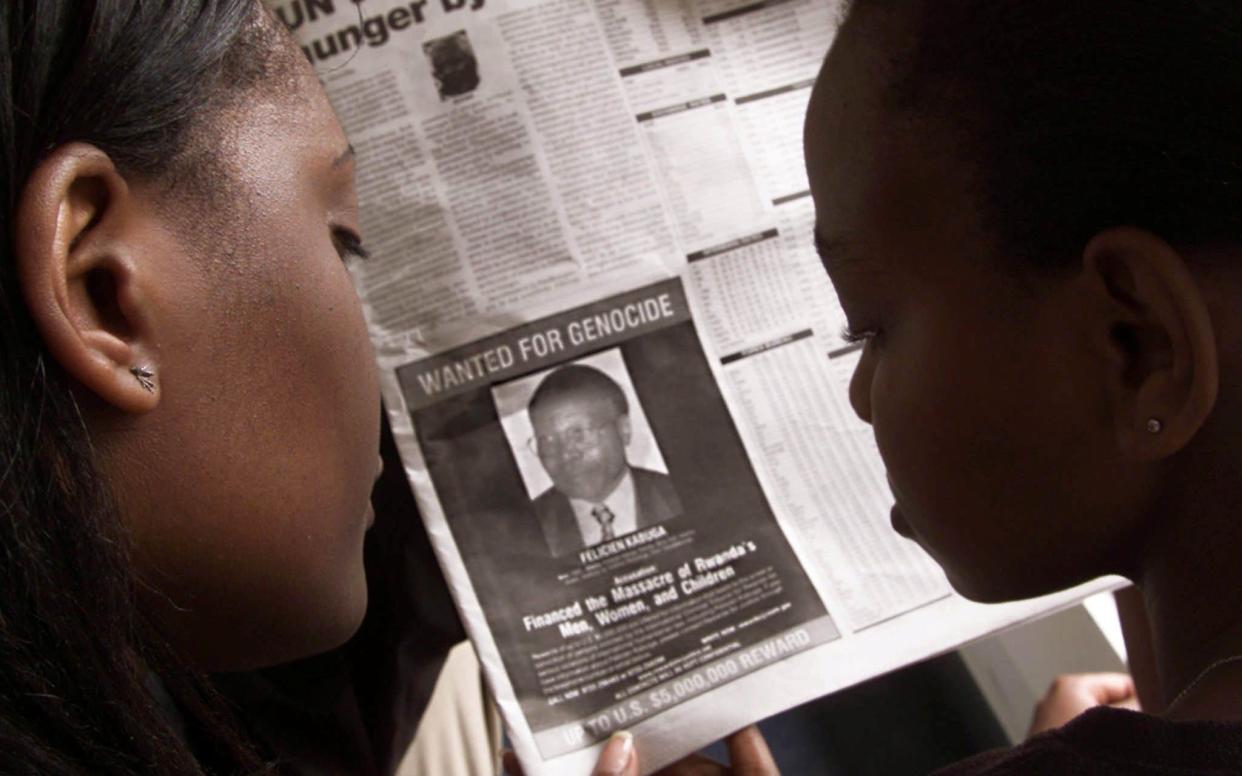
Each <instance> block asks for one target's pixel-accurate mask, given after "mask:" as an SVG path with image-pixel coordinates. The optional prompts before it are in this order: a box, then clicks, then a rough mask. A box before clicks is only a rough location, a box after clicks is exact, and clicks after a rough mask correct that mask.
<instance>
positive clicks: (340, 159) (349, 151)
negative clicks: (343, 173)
mask: <svg viewBox="0 0 1242 776" xmlns="http://www.w3.org/2000/svg"><path fill="white" fill-rule="evenodd" d="M356 155H357V154H356V153H355V151H354V145H353V143H350V144H349V145H347V146H346V147H345V150H344V151H342V152H341V153H340V155H339V156H337V157H336V158H335V159H333V160H332V166H333V167H340V166H341V165H342V164H345V163H346V162H348V161H349V160H351V159H353V158H354V157H355V156H356Z"/></svg>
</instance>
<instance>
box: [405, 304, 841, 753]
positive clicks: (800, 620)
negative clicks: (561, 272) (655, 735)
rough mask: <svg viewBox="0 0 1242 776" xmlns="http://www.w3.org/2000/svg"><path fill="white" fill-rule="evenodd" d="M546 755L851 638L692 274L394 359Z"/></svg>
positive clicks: (439, 490) (459, 541) (445, 504)
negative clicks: (754, 433)
mask: <svg viewBox="0 0 1242 776" xmlns="http://www.w3.org/2000/svg"><path fill="white" fill-rule="evenodd" d="M398 379H399V381H400V383H401V385H402V390H403V392H404V394H405V396H406V399H407V401H408V404H409V406H410V408H411V411H412V416H413V420H414V426H415V429H416V433H417V436H418V441H419V445H420V448H421V450H422V452H423V457H424V460H425V462H426V466H427V471H428V473H429V475H430V477H431V481H432V483H433V484H434V486H435V490H436V495H437V498H438V500H439V502H440V505H441V507H442V509H443V513H444V520H445V522H446V523H447V525H448V528H449V531H450V533H451V534H452V537H453V541H454V543H455V545H456V548H457V551H458V552H459V553H460V556H461V559H462V562H463V563H464V565H465V567H466V571H467V572H468V574H469V576H470V582H471V584H472V586H473V587H474V589H475V592H476V594H477V596H478V600H479V603H480V605H481V608H482V611H483V615H484V618H485V620H486V622H487V626H488V628H489V629H490V631H491V633H492V636H493V637H494V639H495V642H496V645H497V647H498V649H499V651H500V654H501V659H502V661H503V663H504V667H505V671H506V673H507V674H508V676H509V679H510V681H511V684H512V686H513V689H514V693H515V694H516V696H517V699H518V701H519V702H520V704H521V707H522V711H523V713H524V715H525V716H526V719H527V721H528V722H529V724H530V727H531V730H532V732H533V733H534V738H535V742H536V744H537V746H538V747H539V750H540V752H541V753H542V755H543V756H544V757H545V758H551V757H555V756H557V755H560V754H565V753H568V752H572V751H576V750H578V749H581V748H584V747H586V746H589V745H590V744H591V743H593V742H595V741H598V740H600V739H601V738H603V737H606V736H607V735H608V734H609V733H610V732H611V731H612V730H615V729H617V728H619V727H622V726H632V725H634V724H636V723H637V722H639V721H641V720H644V719H647V718H649V717H653V716H655V715H657V714H659V713H660V712H661V711H663V710H667V709H669V708H671V707H673V706H675V705H677V704H678V703H680V702H682V701H685V700H688V699H690V698H693V697H695V696H698V695H701V694H702V693H705V692H708V691H710V690H711V689H712V688H714V687H717V686H721V685H725V684H727V683H729V682H731V681H733V680H734V679H737V678H740V677H742V676H745V675H746V674H749V673H751V672H753V671H756V670H758V669H760V668H763V667H764V666H766V665H770V664H772V663H774V662H776V661H779V660H781V659H783V658H786V657H789V656H790V655H793V654H796V653H798V652H802V651H804V650H807V649H811V648H813V647H815V646H818V645H820V644H824V643H826V642H829V641H833V640H835V639H837V638H838V636H839V633H838V629H837V627H836V625H835V623H834V622H833V620H832V618H831V617H830V616H829V614H828V612H827V610H826V609H825V606H824V604H823V602H822V600H821V599H820V597H819V595H818V594H817V593H816V591H815V589H814V588H813V587H812V585H811V583H810V581H809V580H808V578H807V576H806V573H805V572H804V571H803V569H802V567H801V565H800V564H799V563H798V561H797V559H796V557H795V556H794V554H793V551H792V549H791V548H790V546H789V544H788V542H787V540H786V538H785V535H784V534H783V533H782V531H781V530H780V528H779V527H778V525H777V523H776V520H775V518H774V516H773V513H772V510H771V507H770V506H769V503H768V500H767V498H766V496H765V495H764V492H763V490H762V489H761V487H760V485H759V481H758V479H757V477H756V474H755V472H754V470H753V469H752V467H751V463H750V460H749V458H748V457H747V455H746V452H745V449H744V447H743V445H742V441H741V439H740V437H739V435H738V432H737V429H736V427H735V425H734V423H733V419H732V417H731V415H730V413H729V410H728V408H727V406H726V404H725V402H724V399H723V397H722V396H721V395H720V391H719V387H718V386H717V384H716V381H715V378H714V376H713V374H712V371H711V369H710V367H709V364H708V361H707V358H706V356H705V354H704V352H703V350H702V346H701V344H700V340H699V336H698V333H697V331H696V330H695V326H694V322H693V321H692V320H691V318H690V312H689V307H688V303H687V300H686V297H685V294H684V290H683V289H682V286H681V283H680V281H678V280H671V281H667V282H664V283H659V284H656V285H654V286H648V287H645V288H640V289H638V290H636V291H632V292H629V293H626V294H622V295H619V296H615V297H611V298H608V299H604V300H602V301H599V302H595V303H592V304H589V305H584V306H582V307H578V308H575V309H570V310H567V311H564V312H561V313H557V314H556V315H553V316H549V317H548V318H544V319H540V320H536V321H532V322H529V323H527V324H524V325H522V326H519V327H517V328H514V329H511V330H509V331H506V332H504V333H502V334H498V335H496V336H494V337H490V338H488V339H486V340H483V341H479V342H474V343H471V344H470V345H467V346H464V347H461V348H458V349H456V350H454V351H449V352H446V353H440V354H437V355H436V356H434V357H431V358H428V359H424V360H421V361H418V362H415V363H412V364H409V365H406V366H405V367H402V368H400V369H398Z"/></svg>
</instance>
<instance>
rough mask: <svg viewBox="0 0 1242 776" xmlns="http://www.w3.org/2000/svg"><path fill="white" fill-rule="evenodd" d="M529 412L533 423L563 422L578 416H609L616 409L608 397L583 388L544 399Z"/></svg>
mask: <svg viewBox="0 0 1242 776" xmlns="http://www.w3.org/2000/svg"><path fill="white" fill-rule="evenodd" d="M530 414H531V418H532V420H533V421H534V422H535V423H564V422H569V421H573V420H575V419H578V418H588V419H592V420H594V419H598V418H611V417H612V416H613V415H615V414H616V411H615V409H614V408H613V406H612V402H611V401H609V400H608V397H606V396H603V395H601V394H600V393H599V392H598V391H595V390H593V389H590V388H583V389H581V390H579V391H576V392H574V393H567V394H561V395H559V396H553V397H550V398H547V399H544V400H543V401H540V402H539V404H537V405H536V406H535V407H534V409H532V410H531V413H530Z"/></svg>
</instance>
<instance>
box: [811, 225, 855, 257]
mask: <svg viewBox="0 0 1242 776" xmlns="http://www.w3.org/2000/svg"><path fill="white" fill-rule="evenodd" d="M811 234H812V235H814V240H815V252H816V253H818V254H819V258H820V260H821V261H823V262H824V263H825V264H836V263H848V262H849V248H850V242H849V240H847V239H846V238H845V237H843V236H840V235H834V236H832V237H825V236H824V235H823V234H822V233H820V231H819V229H813V230H812V231H811Z"/></svg>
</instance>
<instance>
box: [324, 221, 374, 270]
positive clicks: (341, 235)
mask: <svg viewBox="0 0 1242 776" xmlns="http://www.w3.org/2000/svg"><path fill="white" fill-rule="evenodd" d="M332 244H333V245H335V246H336V252H337V253H338V254H340V257H341V261H343V262H345V263H346V264H348V263H350V261H352V260H353V259H361V260H362V261H366V260H367V259H369V258H371V252H370V251H368V250H367V249H366V248H364V247H363V246H362V238H361V237H359V236H358V234H357V233H356V232H354V231H351V230H349V229H344V228H337V229H333V230H332Z"/></svg>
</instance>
